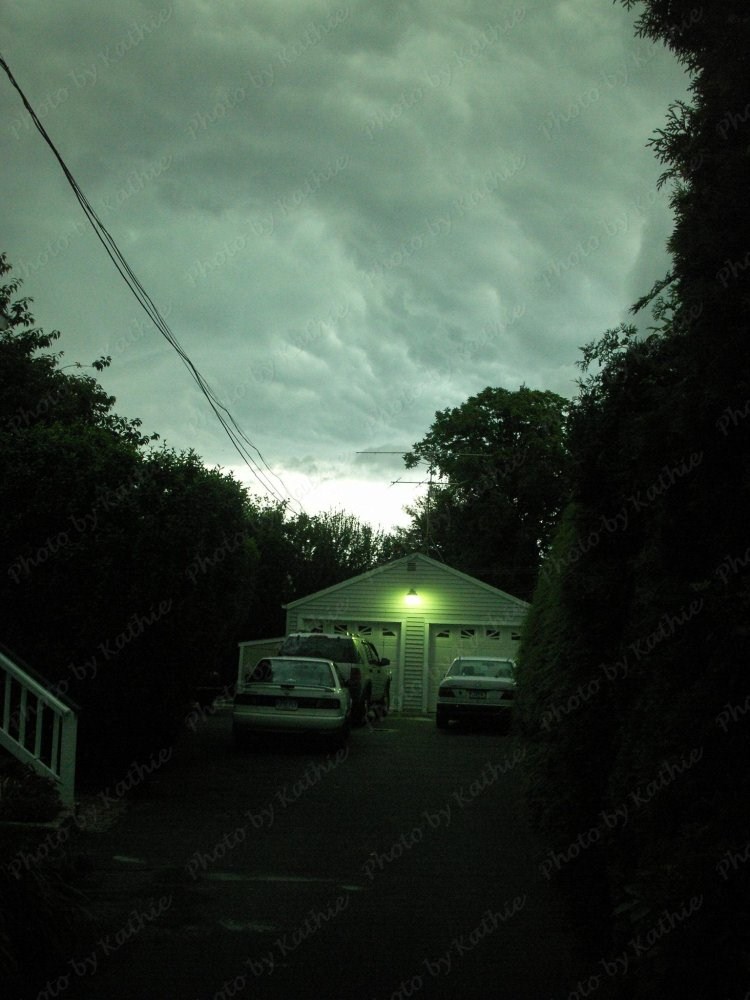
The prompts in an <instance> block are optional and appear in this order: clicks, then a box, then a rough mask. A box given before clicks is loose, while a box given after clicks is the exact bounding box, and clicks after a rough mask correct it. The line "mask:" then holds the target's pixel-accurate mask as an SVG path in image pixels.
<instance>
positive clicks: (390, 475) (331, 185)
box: [0, 0, 686, 525]
mask: <svg viewBox="0 0 750 1000" xmlns="http://www.w3.org/2000/svg"><path fill="white" fill-rule="evenodd" d="M632 21H633V18H632V15H631V14H629V13H628V12H627V11H625V10H624V9H622V8H621V6H620V5H614V6H613V5H610V4H606V3H602V2H601V0H559V2H554V3H545V4H535V5H534V6H524V5H523V4H519V5H518V6H517V7H515V8H512V9H510V8H507V7H504V6H503V5H498V4H497V3H496V2H492V3H490V2H489V0H474V2H471V0H463V2H461V0H431V2H429V3H427V2H422V3H415V4H405V3H398V2H393V3H390V4H385V3H381V4H377V5H373V4H369V3H367V2H365V0H358V2H356V3H342V4H340V5H336V4H327V3H323V2H313V0H310V2H307V3H305V4H302V5H300V4H298V3H295V4H292V3H288V2H283V0H282V2H280V0H267V2H258V3H254V4H253V5H252V6H251V7H250V6H248V5H247V4H245V3H241V2H239V0H235V2H228V3H223V4H207V3H203V2H201V0H179V2H178V0H174V2H171V3H170V2H169V0H163V2H160V0H156V2H153V3H147V2H130V3H126V4H121V5H117V6H112V5H104V6H102V5H99V4H96V5H95V4H94V3H93V2H92V0H68V2H66V3H65V4H61V5H52V6H50V5H49V4H46V3H42V2H41V0H25V2H24V3H23V4H21V3H16V4H12V5H9V8H8V9H7V10H6V16H5V18H4V25H3V28H2V51H3V55H4V57H5V58H6V59H7V60H8V62H9V64H10V66H11V68H12V70H13V71H14V73H15V74H16V76H17V79H18V81H19V83H20V84H21V86H22V87H23V88H24V89H25V91H26V93H27V95H28V97H29V99H30V100H31V102H32V104H33V105H34V107H35V108H36V110H37V112H38V114H39V116H40V118H41V120H42V122H43V123H44V125H45V127H47V128H48V130H49V132H50V134H51V136H52V138H53V140H54V141H55V142H56V144H57V145H58V147H59V149H60V151H61V153H62V155H63V156H64V158H65V159H66V162H67V163H68V165H69V167H70V168H71V170H72V171H73V173H74V174H75V176H76V178H77V180H78V181H79V183H80V184H81V186H82V187H83V188H84V190H85V191H86V194H87V196H88V197H89V200H90V201H91V203H92V204H93V205H94V206H95V208H96V210H97V211H98V213H99V214H100V216H101V218H102V221H103V222H104V223H105V225H107V227H108V228H109V229H110V231H111V232H112V234H113V235H114V237H115V238H116V239H117V241H118V244H119V246H120V248H121V250H122V252H123V253H124V255H125V257H126V258H127V259H128V261H129V263H130V264H131V266H132V267H133V269H134V271H135V273H136V274H137V275H138V276H139V278H140V280H141V281H142V283H143V284H144V286H145V287H146V288H147V289H148V291H149V293H150V294H151V295H152V297H153V298H154V300H155V301H156V302H157V303H158V304H159V306H160V308H161V310H162V312H163V313H164V315H165V316H166V317H167V319H168V322H169V324H170V326H171V328H172V330H173V331H174V333H175V335H176V336H177V338H178V339H179V341H180V343H181V344H182V345H183V347H184V348H185V350H186V351H187V352H188V353H189V354H190V356H191V358H192V359H193V361H194V362H195V363H196V365H197V366H198V367H199V369H200V370H201V371H202V372H203V374H204V375H205V376H206V378H207V379H208V380H209V382H210V384H211V385H212V386H213V387H214V389H215V391H216V392H217V394H218V395H219V396H220V397H221V398H222V399H223V400H224V401H225V402H226V404H227V405H228V406H229V407H230V409H231V410H232V412H233V414H234V415H235V417H236V418H237V420H238V422H239V423H240V424H241V426H242V427H243V428H244V430H245V431H246V433H247V434H248V436H249V437H250V438H251V439H252V440H253V442H254V443H255V444H256V445H257V446H258V448H259V449H260V451H261V453H262V454H263V456H264V458H265V459H266V461H267V462H268V464H269V466H270V467H271V468H272V469H273V470H274V472H275V473H277V474H278V476H279V477H280V479H281V481H283V483H284V484H285V486H286V487H287V489H288V490H289V492H290V493H294V494H296V495H297V496H298V497H299V498H300V502H301V503H302V505H303V506H307V507H308V508H309V509H311V510H312V509H318V507H319V505H321V504H322V505H323V506H324V507H329V506H331V505H332V504H335V505H338V506H345V505H346V506H349V507H350V509H352V510H353V511H354V512H355V513H357V514H358V515H360V516H362V517H365V518H367V519H372V520H374V521H375V522H380V523H386V525H389V524H390V523H391V522H392V521H393V519H394V518H396V517H397V516H398V511H399V508H400V507H401V506H402V505H403V504H404V503H408V502H411V501H412V500H413V496H414V489H415V488H414V487H411V486H410V487H407V486H398V487H396V486H391V485H390V483H391V481H393V480H397V479H398V478H399V477H401V478H418V477H416V476H412V475H409V476H406V477H404V469H403V465H402V463H401V461H400V458H399V456H398V455H394V456H390V457H386V456H377V457H376V456H363V455H358V454H357V452H360V451H366V450H375V451H378V450H380V451H382V450H395V451H399V450H400V449H404V450H406V449H408V448H409V447H410V446H411V445H412V444H413V443H414V442H415V441H417V440H418V439H419V438H420V437H422V436H423V434H424V433H425V432H426V431H427V429H428V427H429V424H430V422H431V421H432V419H433V417H434V414H435V412H436V411H437V410H440V409H444V408H445V407H447V406H456V405H459V404H460V403H461V402H462V401H463V400H465V399H466V398H467V397H468V396H470V395H472V394H474V393H476V392H479V391H480V390H481V389H483V388H484V387H485V386H487V385H501V386H503V387H505V388H509V389H514V388H517V387H518V386H519V385H520V384H521V383H525V384H527V385H530V386H532V387H535V388H548V389H552V390H554V391H556V392H559V393H561V394H563V395H572V394H573V393H574V391H575V378H576V375H577V374H578V372H577V369H576V368H575V362H576V360H577V358H578V356H579V354H578V348H579V346H580V345H581V344H583V343H585V342H586V341H589V340H592V339H594V338H595V337H597V336H598V335H599V334H600V333H602V332H603V331H604V330H605V329H607V328H609V327H612V326H615V325H617V323H619V322H620V321H621V320H623V319H626V318H628V308H629V306H630V304H631V303H632V301H633V300H634V299H635V298H636V297H638V296H639V295H641V294H642V293H643V292H644V291H645V290H646V289H647V287H649V286H650V284H651V283H652V281H653V280H654V279H655V278H657V277H659V276H661V274H662V273H663V272H664V270H665V269H666V254H665V249H664V246H665V242H666V239H667V236H668V234H669V230H670V215H669V209H668V206H667V196H668V192H662V193H657V192H656V186H655V185H656V179H657V177H658V174H659V165H658V164H657V163H656V161H655V160H654V158H653V154H652V152H651V151H650V150H649V149H647V148H646V142H647V140H648V138H649V136H650V135H651V134H653V132H654V131H655V130H656V129H657V128H658V127H660V125H661V124H662V123H663V121H664V116H665V112H666V108H667V106H668V104H669V103H670V102H671V101H673V100H675V99H678V98H680V97H683V96H684V94H685V84H686V81H685V78H684V76H683V73H682V71H681V69H680V68H679V67H678V66H677V65H676V64H675V63H674V61H673V60H672V58H671V57H670V56H669V55H668V54H667V53H666V52H665V51H664V50H663V49H661V48H660V47H657V46H653V45H652V44H651V43H649V42H646V41H643V40H638V39H635V38H634V35H633V24H632ZM0 100H1V101H2V110H3V115H4V117H3V122H4V125H3V130H4V136H3V138H4V148H5V150H6V155H5V156H4V159H3V181H4V189H5V194H6V199H5V200H6V211H5V228H4V234H5V243H4V246H3V249H5V250H6V251H7V252H8V254H9V256H10V259H11V262H12V263H13V265H14V268H15V272H16V274H18V275H19V276H21V277H23V278H24V282H25V285H24V291H25V292H26V293H27V294H29V295H31V296H32V297H33V298H34V299H35V311H36V316H37V320H38V321H39V322H40V324H42V325H43V326H45V327H46V328H59V329H60V330H61V331H62V333H63V337H62V341H61V345H62V347H63V349H64V350H65V352H66V358H67V359H68V360H71V361H72V360H81V361H84V362H86V361H89V360H91V359H93V358H94V357H97V356H99V355H100V354H104V353H109V354H111V355H112V356H113V364H112V367H111V368H110V369H108V370H107V371H106V372H105V373H103V375H102V382H103V384H104V385H105V387H106V389H107V390H108V391H110V392H112V393H113V394H114V395H115V396H116V397H117V399H118V404H117V405H118V409H119V410H120V411H121V412H123V413H124V414H127V415H134V416H135V415H137V416H140V417H142V419H143V421H144V426H145V427H146V428H147V429H149V430H151V429H153V430H157V431H159V432H160V433H161V434H162V436H163V437H164V438H166V439H167V441H168V442H169V443H170V444H172V445H174V446H175V447H180V448H182V447H185V448H187V447H193V448H195V449H196V451H198V453H199V454H201V455H202V456H203V457H204V459H205V460H206V462H208V463H210V464H221V465H222V466H223V467H227V468H236V469H237V474H238V475H241V476H242V478H243V479H247V480H248V482H249V483H250V484H251V487H252V486H253V485H257V484H256V482H255V480H253V479H252V477H251V475H250V474H249V473H248V472H247V470H242V469H241V468H240V466H239V459H238V456H237V454H236V452H234V450H233V448H232V446H231V444H230V442H229V441H228V440H227V439H226V438H225V437H224V436H223V432H222V431H221V430H220V428H219V426H218V424H216V423H215V420H214V418H213V417H212V415H211V414H210V411H209V410H208V408H207V405H206V404H205V403H204V402H203V401H202V398H201V397H200V396H199V395H198V393H197V390H196V388H195V386H194V383H193V382H192V380H191V379H190V377H189V375H188V373H187V372H186V371H185V369H184V368H183V367H182V365H181V363H180V361H179V359H178V358H177V356H176V354H174V352H173V351H172V350H171V348H169V346H168V345H167V343H166V342H165V341H164V340H163V339H162V338H161V337H160V336H159V335H158V333H157V332H156V330H154V329H152V328H151V327H150V326H149V323H148V321H147V319H146V317H145V315H143V314H141V313H139V310H138V306H137V303H136V302H135V300H134V299H133V298H132V296H131V295H130V293H129V292H128V290H127V289H126V288H125V286H124V285H123V283H122V281H121V279H120V278H119V276H118V275H117V274H116V272H115V271H114V269H113V267H112V265H111V264H110V262H109V261H108V259H107V258H106V256H105V255H104V252H103V250H102V248H101V246H100V245H99V244H98V242H97V240H96V238H95V237H94V235H93V233H91V232H90V231H89V230H88V229H87V228H86V224H85V223H84V219H83V216H82V214H81V212H80V209H79V208H78V205H77V203H76V202H75V199H74V197H73V194H72V192H71V191H70V189H69V188H67V186H66V183H65V181H64V179H63V177H62V174H61V172H60V170H59V167H58V165H57V164H56V162H55V161H54V158H53V157H52V155H51V153H50V151H49V150H48V149H47V148H46V146H45V145H44V144H43V142H42V140H41V138H40V137H39V136H38V134H37V133H36V132H35V130H34V129H33V127H32V126H31V123H30V122H29V120H28V117H27V116H26V114H25V112H24V110H23V108H22V105H21V104H20V101H19V99H18V96H17V94H16V93H15V91H13V90H12V88H11V87H10V85H9V83H7V81H6V84H5V86H4V87H3V88H2V90H1V91H0ZM384 441H387V442H389V443H390V444H391V445H392V446H393V447H386V448H384V447H383V446H382V442H384ZM357 484H359V486H358V485H357ZM337 489H338V492H337ZM357 491H359V492H357ZM357 496H359V497H360V499H356V497H357ZM337 498H338V499H337ZM344 499H345V500H346V504H344V503H343V501H344Z"/></svg>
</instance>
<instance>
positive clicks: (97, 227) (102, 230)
mask: <svg viewBox="0 0 750 1000" xmlns="http://www.w3.org/2000/svg"><path fill="white" fill-rule="evenodd" d="M0 65H1V66H2V68H3V69H4V70H5V72H6V74H7V76H8V79H9V80H10V82H11V84H12V85H13V87H14V88H15V89H16V90H17V91H18V94H19V96H20V98H21V101H22V102H23V105H24V107H25V108H26V110H27V111H28V113H29V115H30V116H31V120H32V121H33V123H34V125H35V127H36V129H37V131H38V132H39V134H40V135H41V136H42V138H43V139H44V141H45V142H46V143H47V145H48V146H49V148H50V149H51V150H52V153H53V155H54V156H55V159H56V160H57V162H58V163H59V165H60V168H61V170H62V172H63V174H64V175H65V178H66V180H67V181H68V183H69V184H70V186H71V188H72V189H73V193H74V194H75V196H76V198H77V200H78V202H79V204H80V206H81V208H82V209H83V212H84V214H85V216H86V218H87V219H88V220H89V222H90V224H91V226H92V228H93V230H94V232H95V233H96V236H97V238H98V239H99V241H100V243H101V244H102V246H103V247H104V249H105V251H106V253H107V255H108V256H109V258H110V260H111V261H112V263H113V264H114V266H115V267H116V269H117V271H118V272H119V274H120V275H121V277H122V278H123V280H124V281H125V283H126V284H127V286H128V288H129V289H130V291H131V292H132V293H133V295H134V296H135V298H136V299H137V301H138V303H139V304H140V306H141V308H142V309H143V310H144V311H145V312H146V313H147V315H148V316H149V318H150V319H151V321H152V322H153V324H154V326H155V327H156V328H157V330H158V331H159V333H161V335H162V336H163V337H164V339H165V340H166V341H167V343H168V344H169V345H170V346H171V347H172V348H173V349H174V350H175V351H176V352H177V354H178V356H179V357H180V360H181V361H182V363H183V364H184V365H185V367H186V368H187V370H188V372H189V373H190V375H191V377H192V378H193V380H194V381H195V383H196V384H197V386H198V388H199V389H200V391H201V393H202V394H203V395H204V397H205V398H206V400H207V401H208V403H209V406H210V407H211V409H212V410H213V412H214V414H215V416H216V418H217V419H218V421H219V423H220V424H221V426H222V428H223V429H224V431H225V433H226V434H227V436H228V437H229V440H230V441H231V442H232V445H233V446H234V448H235V450H236V451H237V453H238V454H239V456H240V458H241V459H242V461H243V462H244V464H245V465H247V466H248V468H249V469H250V471H251V472H252V474H253V476H254V477H255V478H256V480H257V481H258V483H259V484H260V485H261V486H262V487H263V488H264V489H265V490H267V491H268V493H270V495H271V496H272V497H273V499H274V500H276V501H277V502H278V503H280V504H283V505H285V504H286V503H287V501H288V500H292V501H294V503H296V504H297V506H298V507H299V508H300V510H302V509H303V508H302V504H301V503H300V501H299V500H297V498H296V497H294V496H293V495H292V494H291V493H290V492H289V490H288V489H287V487H286V486H285V484H284V482H283V481H282V479H281V477H280V476H279V475H278V474H277V473H275V472H274V471H273V470H272V469H271V468H270V466H269V465H268V463H267V462H266V460H265V458H264V457H263V455H262V454H261V452H260V450H259V449H258V448H257V447H256V445H254V444H253V442H252V441H251V440H250V438H249V437H248V436H247V435H246V434H245V432H244V431H243V430H242V428H241V427H240V426H239V424H238V423H237V421H236V420H235V418H234V417H233V415H232V414H231V413H230V411H229V410H228V409H227V407H226V406H225V405H224V404H223V403H222V402H221V400H220V399H219V398H218V397H217V396H216V394H215V393H214V391H213V390H212V389H211V387H210V386H209V385H208V383H207V382H206V380H205V378H204V377H203V375H202V374H201V373H200V372H199V371H198V369H197V368H196V366H195V365H194V364H193V362H192V360H191V359H190V357H189V356H188V354H187V352H186V351H185V350H184V348H183V347H182V346H181V344H180V343H179V341H178V340H177V338H176V337H175V335H174V334H173V333H172V331H171V329H170V328H169V326H168V324H167V322H166V320H165V319H164V317H163V316H162V315H161V313H160V311H159V309H158V308H157V306H156V304H155V303H154V301H153V299H152V298H151V296H150V295H149V294H148V292H147V291H146V289H145V288H144V287H143V285H142V284H141V282H140V281H139V280H138V278H137V277H136V275H135V273H134V271H133V270H132V268H131V267H130V265H129V264H128V262H127V261H126V260H125V257H124V256H123V254H122V252H121V251H120V248H119V247H118V246H117V243H116V241H115V239H114V237H113V236H112V235H111V233H110V232H109V231H108V230H107V228H106V226H105V225H104V224H103V223H102V221H101V219H100V218H99V216H98V215H97V214H96V211H95V210H94V208H93V206H92V205H91V203H90V202H89V200H88V198H87V197H86V195H85V194H84V192H83V190H82V189H81V187H80V186H79V184H78V182H77V181H76V179H75V177H74V176H73V174H72V173H71V172H70V170H69V169H68V167H67V165H66V163H65V161H64V160H63V158H62V156H61V154H60V153H59V152H58V150H57V147H56V146H55V144H54V142H53V141H52V139H51V138H50V136H49V135H48V133H47V131H46V129H45V128H44V126H43V125H42V123H41V121H40V120H39V118H38V117H37V114H36V112H35V111H34V109H33V107H32V106H31V104H30V103H29V101H28V99H27V97H26V95H25V94H24V92H23V90H22V89H21V87H20V85H19V84H18V82H17V80H16V78H15V77H14V75H13V73H12V72H11V69H10V67H9V66H8V63H7V62H6V61H5V59H4V58H3V56H2V55H0ZM243 442H244V444H243ZM245 445H247V447H245ZM248 448H249V449H251V450H252V451H253V452H255V454H256V455H257V456H258V459H259V460H260V462H258V461H256V460H255V459H254V458H253V457H252V455H251V454H249V452H248ZM261 466H262V467H261ZM264 468H265V469H266V470H267V471H268V473H269V474H270V476H273V478H274V479H276V481H277V482H278V483H279V484H280V487H281V490H282V491H283V493H281V492H279V491H278V490H277V488H276V487H275V486H274V485H273V483H272V482H271V481H270V479H269V477H268V476H267V475H266V472H264Z"/></svg>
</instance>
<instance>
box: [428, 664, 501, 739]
mask: <svg viewBox="0 0 750 1000" xmlns="http://www.w3.org/2000/svg"><path fill="white" fill-rule="evenodd" d="M515 694H516V679H515V663H514V661H513V660H507V659H501V658H499V657H489V656H459V657H458V658H457V659H455V660H454V661H453V663H451V665H450V667H449V668H448V673H447V674H446V675H445V677H444V678H443V679H442V681H441V682H440V687H439V688H438V699H437V708H436V711H435V722H436V724H437V726H438V727H439V728H440V729H446V728H447V726H448V723H449V722H450V720H451V719H464V718H471V717H477V716H495V717H496V718H499V719H501V720H502V721H503V722H506V723H508V722H510V712H511V710H512V708H513V704H514V698H515Z"/></svg>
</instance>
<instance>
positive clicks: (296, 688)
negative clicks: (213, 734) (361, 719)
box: [232, 656, 352, 747]
mask: <svg viewBox="0 0 750 1000" xmlns="http://www.w3.org/2000/svg"><path fill="white" fill-rule="evenodd" d="M351 713H352V699H351V695H350V693H349V691H348V690H347V689H346V688H345V687H344V686H343V685H342V683H341V679H340V677H339V675H338V671H337V670H336V666H335V664H334V663H333V662H332V661H331V660H324V659H317V658H313V657H302V656H270V657H266V658H265V659H262V660H259V661H258V663H257V664H256V666H255V668H254V669H252V670H250V671H248V673H247V674H246V675H245V677H244V678H243V681H242V683H241V685H240V686H239V687H238V689H237V692H236V694H235V696H234V706H233V710H232V735H233V738H234V741H235V742H242V740H243V738H245V737H248V736H251V735H255V736H256V737H257V736H259V735H263V734H271V733H287V734H290V733H291V734H298V735H311V736H321V737H324V738H325V739H326V740H327V741H328V742H330V743H332V744H333V745H335V746H338V747H340V746H343V745H344V743H345V742H346V740H347V738H348V736H349V730H350V728H351Z"/></svg>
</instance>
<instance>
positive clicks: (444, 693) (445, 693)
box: [438, 687, 456, 698]
mask: <svg viewBox="0 0 750 1000" xmlns="http://www.w3.org/2000/svg"><path fill="white" fill-rule="evenodd" d="M438 695H439V697H441V698H455V697H456V695H455V693H454V691H453V688H447V687H446V688H438Z"/></svg>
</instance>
